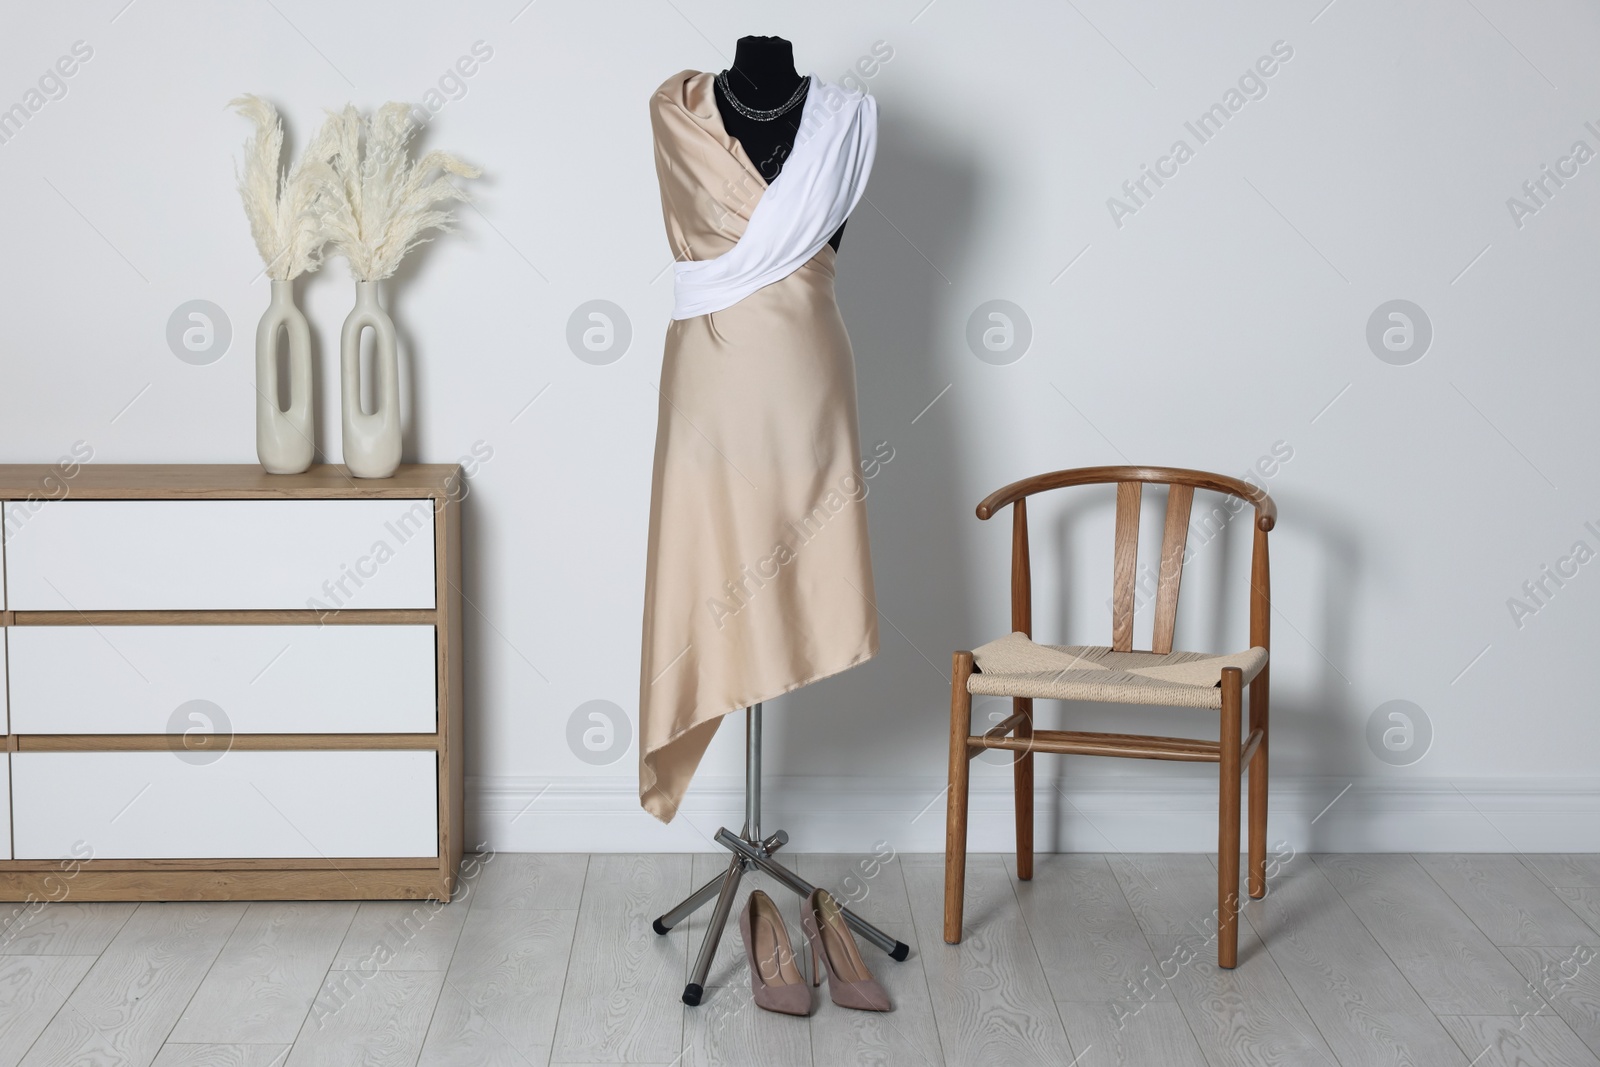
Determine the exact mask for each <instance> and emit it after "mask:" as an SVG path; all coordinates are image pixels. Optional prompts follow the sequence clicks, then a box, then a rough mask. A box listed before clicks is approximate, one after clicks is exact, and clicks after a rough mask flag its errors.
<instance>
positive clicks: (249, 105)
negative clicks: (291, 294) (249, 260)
mask: <svg viewBox="0 0 1600 1067" xmlns="http://www.w3.org/2000/svg"><path fill="white" fill-rule="evenodd" d="M228 106H229V107H231V108H233V109H234V110H236V111H238V112H239V114H241V115H243V116H244V117H245V118H247V119H249V120H250V121H251V122H253V123H255V127H256V131H255V135H254V136H252V137H251V138H250V140H248V141H246V142H245V146H244V148H245V152H244V173H243V174H242V175H240V177H239V195H240V197H241V198H243V200H244V213H245V215H246V216H247V217H248V218H249V220H250V236H252V237H254V238H255V242H256V249H257V251H259V252H260V253H261V259H262V261H263V262H265V263H266V265H267V267H266V275H267V277H269V278H273V279H276V280H280V281H285V280H288V279H290V278H297V277H299V276H300V275H302V274H306V273H309V272H311V271H314V270H316V269H317V268H318V267H319V266H321V265H322V246H323V244H324V242H325V241H326V240H327V237H326V235H325V234H324V232H323V224H322V218H321V215H322V212H321V210H320V209H319V206H318V200H319V198H320V188H319V183H318V182H317V181H316V180H315V179H314V175H315V174H316V173H317V171H318V169H319V167H322V166H326V160H327V158H328V155H329V153H330V151H331V147H332V140H333V137H334V134H335V132H336V131H334V130H332V129H330V125H331V124H324V126H323V128H322V129H321V130H319V131H318V132H317V135H316V136H315V137H313V138H312V139H311V143H310V144H309V145H307V146H306V151H305V155H304V157H303V158H302V159H301V161H300V162H298V163H296V164H295V165H294V167H293V168H292V169H291V170H289V171H288V172H287V173H284V171H283V166H282V162H281V158H282V153H283V122H282V120H280V119H279V117H278V111H277V109H276V108H274V107H273V106H272V105H271V104H270V103H268V102H267V101H265V100H263V99H261V97H259V96H252V95H247V96H241V97H239V98H237V99H235V100H233V101H231V102H230V103H229V105H228Z"/></svg>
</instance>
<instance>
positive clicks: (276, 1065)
mask: <svg viewBox="0 0 1600 1067" xmlns="http://www.w3.org/2000/svg"><path fill="white" fill-rule="evenodd" d="M288 1056H289V1046H288V1045H174V1044H171V1043H168V1044H166V1045H164V1046H162V1048H161V1055H159V1056H157V1057H156V1061H155V1063H154V1064H152V1065H151V1067H283V1061H284V1060H286V1059H287V1058H288Z"/></svg>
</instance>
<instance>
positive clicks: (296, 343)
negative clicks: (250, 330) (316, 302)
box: [256, 279, 314, 474]
mask: <svg viewBox="0 0 1600 1067" xmlns="http://www.w3.org/2000/svg"><path fill="white" fill-rule="evenodd" d="M279 331H282V332H283V334H284V335H285V338H286V340H287V341H288V351H287V353H286V354H285V356H284V358H285V359H286V360H287V361H288V374H287V375H280V374H279V367H278V334H279ZM283 377H287V378H288V385H289V396H288V397H287V400H288V403H287V404H285V403H284V400H285V398H284V397H282V396H280V395H279V393H278V382H279V380H280V379H281V378H283ZM313 451H314V448H313V430H312V427H311V329H310V327H309V326H308V325H307V324H306V317H305V316H304V315H302V314H301V313H300V309H299V308H298V307H296V306H295V303H294V283H293V282H291V281H279V280H277V279H273V282H272V300H271V302H270V303H269V304H268V305H267V312H266V314H265V315H262V316H261V322H260V323H259V324H258V325H257V326H256V456H257V457H258V458H259V459H260V460H261V466H263V467H264V468H266V471H267V473H268V474H299V473H300V472H301V471H303V470H305V469H306V468H307V467H309V466H311V457H312V452H313Z"/></svg>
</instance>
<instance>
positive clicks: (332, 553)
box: [5, 500, 434, 611]
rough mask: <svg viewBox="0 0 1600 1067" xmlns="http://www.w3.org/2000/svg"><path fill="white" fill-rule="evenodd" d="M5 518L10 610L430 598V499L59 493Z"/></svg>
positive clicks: (278, 605) (336, 604) (362, 603)
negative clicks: (62, 496)
mask: <svg viewBox="0 0 1600 1067" xmlns="http://www.w3.org/2000/svg"><path fill="white" fill-rule="evenodd" d="M5 521H6V524H7V527H8V528H7V542H6V552H5V567H6V587H7V596H8V600H9V604H8V607H9V608H10V609H11V610H13V611H140V610H145V611H154V610H182V609H193V610H213V609H218V610H220V609H230V608H232V609H249V608H257V609H284V608H307V607H311V608H320V609H328V610H332V609H336V608H340V607H350V608H357V609H366V608H432V607H433V606H434V546H433V504H432V501H430V500H58V501H51V502H48V503H46V504H44V505H42V506H41V507H40V508H39V509H38V510H37V511H35V512H33V513H32V514H31V515H29V516H28V517H27V521H26V522H25V523H23V522H21V521H20V519H19V517H18V516H16V515H14V514H13V512H12V509H11V508H9V507H8V508H7V509H6V520H5Z"/></svg>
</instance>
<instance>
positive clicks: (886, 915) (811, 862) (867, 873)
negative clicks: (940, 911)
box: [724, 849, 911, 940]
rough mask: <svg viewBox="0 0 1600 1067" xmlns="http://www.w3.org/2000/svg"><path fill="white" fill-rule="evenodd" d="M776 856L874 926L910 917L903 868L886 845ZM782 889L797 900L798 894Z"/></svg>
mask: <svg viewBox="0 0 1600 1067" xmlns="http://www.w3.org/2000/svg"><path fill="white" fill-rule="evenodd" d="M778 858H779V859H782V860H784V862H786V863H789V864H790V865H791V866H792V867H793V869H794V870H795V871H796V872H797V873H798V874H799V875H800V877H801V878H804V879H805V880H806V881H808V882H810V883H811V884H812V885H814V886H821V887H822V888H823V889H826V890H827V891H828V892H830V893H832V894H833V895H834V897H835V898H836V899H837V900H838V901H839V903H841V904H843V905H844V906H845V907H847V908H849V909H850V910H851V911H853V912H855V913H856V914H857V915H859V916H861V917H862V918H863V919H865V920H867V922H869V923H872V924H873V925H874V926H879V925H882V924H883V923H908V922H910V921H911V904H910V902H909V901H908V900H907V899H906V879H905V872H904V868H903V867H902V865H901V864H900V862H899V860H898V858H897V857H896V856H895V855H894V853H892V852H890V851H888V850H887V849H886V850H885V851H884V852H882V853H874V852H862V853H856V854H851V853H820V852H808V853H804V854H802V855H797V856H792V857H788V858H785V857H784V856H783V855H782V853H780V854H779V856H778ZM796 861H798V862H796ZM724 866H726V865H724ZM785 892H786V893H787V895H788V896H789V898H790V899H791V900H794V901H796V902H797V903H798V901H799V899H800V898H799V897H798V896H796V895H795V894H793V893H791V892H788V891H787V890H786V891H785ZM774 899H776V898H774ZM902 940H904V939H903V938H902Z"/></svg>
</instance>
